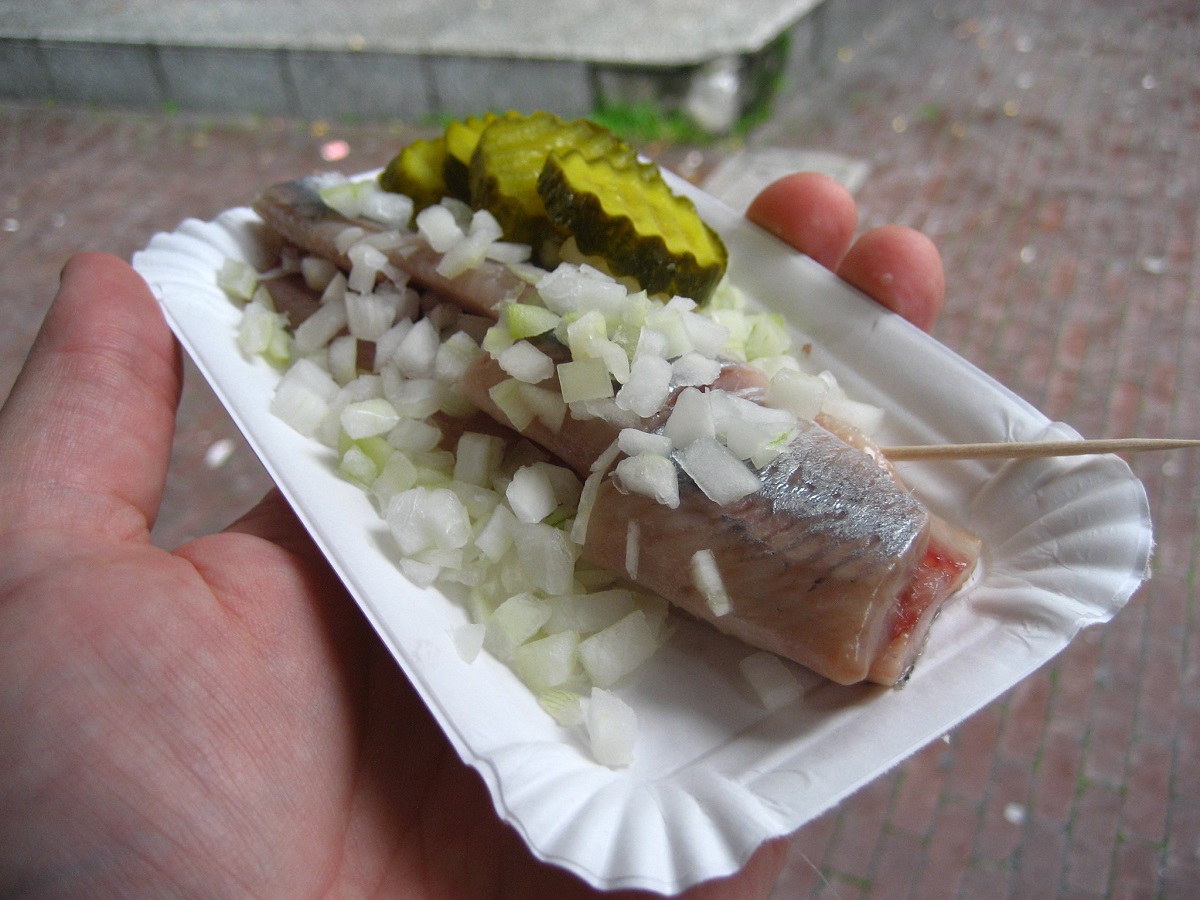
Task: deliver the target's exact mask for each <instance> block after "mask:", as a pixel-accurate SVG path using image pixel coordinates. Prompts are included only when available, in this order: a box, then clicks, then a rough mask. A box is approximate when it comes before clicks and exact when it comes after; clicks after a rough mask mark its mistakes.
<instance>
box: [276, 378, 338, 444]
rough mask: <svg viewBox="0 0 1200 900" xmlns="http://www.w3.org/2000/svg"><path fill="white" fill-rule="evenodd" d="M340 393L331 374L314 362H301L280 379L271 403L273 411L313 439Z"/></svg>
mask: <svg viewBox="0 0 1200 900" xmlns="http://www.w3.org/2000/svg"><path fill="white" fill-rule="evenodd" d="M337 393H338V386H337V383H336V382H335V381H334V380H333V378H331V377H330V375H329V373H328V372H326V371H325V370H323V369H322V368H321V367H320V366H318V365H317V364H316V363H314V362H312V361H311V360H307V359H300V360H297V361H296V363H295V364H294V365H293V366H292V367H291V368H290V369H288V371H287V372H286V373H285V374H284V376H283V378H282V379H280V381H279V386H278V387H277V388H276V389H275V396H274V397H273V398H272V400H271V412H272V413H273V414H274V415H275V416H277V417H279V418H280V419H282V420H283V421H284V422H286V423H287V424H288V425H290V426H291V427H292V428H294V429H295V430H296V431H298V432H300V433H301V434H303V435H305V436H307V437H312V436H313V435H314V434H315V433H316V430H317V427H318V426H319V425H320V424H321V422H322V420H323V419H324V418H325V415H326V413H328V412H329V406H330V404H331V403H333V400H334V398H335V397H337Z"/></svg>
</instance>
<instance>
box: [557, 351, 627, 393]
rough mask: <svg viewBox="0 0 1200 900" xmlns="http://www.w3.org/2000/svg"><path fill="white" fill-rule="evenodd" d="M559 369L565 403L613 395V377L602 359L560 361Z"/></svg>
mask: <svg viewBox="0 0 1200 900" xmlns="http://www.w3.org/2000/svg"><path fill="white" fill-rule="evenodd" d="M557 371H558V385H559V390H560V392H561V393H562V399H563V402H564V403H576V402H578V401H580V400H601V399H604V398H605V397H611V396H612V395H613V386H612V378H611V376H610V375H609V372H608V367H607V366H606V365H605V364H604V360H602V359H576V360H572V361H571V362H566V363H560V364H559V365H558V370H557Z"/></svg>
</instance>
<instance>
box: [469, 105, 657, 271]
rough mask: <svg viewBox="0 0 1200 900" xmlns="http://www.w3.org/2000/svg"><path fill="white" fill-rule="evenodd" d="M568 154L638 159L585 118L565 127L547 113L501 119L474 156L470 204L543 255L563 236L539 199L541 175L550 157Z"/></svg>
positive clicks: (514, 238) (489, 128) (482, 139)
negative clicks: (570, 150) (551, 155)
mask: <svg viewBox="0 0 1200 900" xmlns="http://www.w3.org/2000/svg"><path fill="white" fill-rule="evenodd" d="M567 149H574V150H575V151H576V152H578V153H580V154H581V155H582V156H584V157H585V158H588V159H591V158H594V157H598V156H605V157H611V158H613V159H619V160H630V161H631V160H633V159H634V158H635V154H634V151H633V149H632V148H631V147H629V145H627V144H625V143H624V142H623V141H621V140H620V139H619V138H618V137H617V136H616V135H614V134H613V133H612V132H610V131H608V130H607V129H605V128H602V127H600V126H599V125H596V124H595V123H593V122H588V121H586V120H584V119H579V120H575V121H572V122H564V121H563V120H562V119H560V118H558V116H555V115H553V114H551V113H546V112H535V113H531V114H530V115H528V116H514V117H501V118H497V120H496V121H494V122H492V123H491V124H490V125H488V126H487V127H486V128H485V129H484V130H483V132H482V133H481V134H480V136H479V141H478V143H477V144H476V146H475V150H474V153H473V154H472V156H471V166H470V184H471V202H472V205H474V206H476V207H478V208H483V209H486V210H488V211H489V212H491V213H492V215H494V216H495V217H496V219H497V221H499V223H500V226H501V227H502V228H503V229H504V234H505V237H506V238H507V239H508V240H512V241H520V242H521V243H525V244H529V245H530V246H532V247H533V248H534V252H535V253H540V252H541V250H542V248H543V247H545V246H546V244H547V242H554V241H557V240H559V239H560V238H561V235H560V234H559V233H558V229H557V228H556V227H555V226H554V224H553V223H552V222H551V220H550V218H549V216H548V215H547V214H546V208H545V206H544V204H543V203H542V198H541V197H540V195H539V194H538V175H539V174H540V173H541V171H542V167H543V166H544V165H545V162H546V157H547V156H549V155H550V154H551V153H554V152H556V151H563V150H567Z"/></svg>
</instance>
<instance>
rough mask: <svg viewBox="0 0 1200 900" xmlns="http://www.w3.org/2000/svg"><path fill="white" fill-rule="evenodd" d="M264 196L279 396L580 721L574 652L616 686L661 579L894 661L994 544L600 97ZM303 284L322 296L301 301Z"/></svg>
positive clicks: (256, 302) (252, 345) (685, 596)
mask: <svg viewBox="0 0 1200 900" xmlns="http://www.w3.org/2000/svg"><path fill="white" fill-rule="evenodd" d="M468 152H469V158H468V157H467V154H468ZM439 160H440V165H441V167H442V168H441V171H440V173H439V172H438V171H437V166H438V165H439V162H438V161H439ZM464 170H465V173H466V174H467V176H468V178H467V190H468V192H469V194H468V195H466V196H464V194H463V193H462V191H463V174H464ZM530 173H532V175H531V174H530ZM438 176H440V180H439V177H438ZM410 181H411V182H412V183H413V184H414V187H413V188H412V192H413V193H417V194H421V196H420V197H416V198H414V197H408V196H405V195H402V194H399V193H395V192H393V191H390V190H381V189H380V187H383V188H395V187H398V186H401V185H404V184H407V183H409V182H410ZM452 184H453V185H454V187H452V186H451V185H452ZM443 191H444V196H442V197H440V198H439V199H435V200H431V199H430V197H432V196H434V195H436V194H437V193H439V192H443ZM423 192H424V193H423ZM468 200H469V201H470V203H468V202H467V201H468ZM255 209H256V210H257V211H258V212H259V213H260V215H261V216H262V217H263V218H264V220H265V221H266V222H267V224H268V225H269V226H270V227H271V228H272V229H273V230H274V231H276V232H277V233H278V234H279V235H280V236H281V237H282V238H283V240H284V242H285V243H286V244H287V245H288V246H289V247H291V248H298V251H297V252H295V253H293V257H294V258H295V259H299V258H300V257H303V261H302V262H295V264H294V265H293V266H290V267H285V270H286V271H288V272H291V271H292V270H293V269H294V270H298V271H299V274H295V273H293V274H289V275H285V276H284V277H280V278H276V279H274V280H271V281H268V282H267V285H268V288H267V289H266V291H267V292H266V293H264V289H263V288H261V287H260V288H258V289H256V290H248V289H247V290H243V291H242V293H244V294H245V295H248V296H250V297H252V298H256V299H253V300H252V302H251V303H249V304H248V306H247V312H246V316H245V318H244V320H243V332H244V335H243V346H244V347H245V348H246V349H247V350H249V351H253V352H259V353H263V354H264V355H265V356H267V358H269V359H273V360H277V361H278V360H282V359H284V358H288V359H290V360H291V361H292V362H291V366H290V368H289V369H288V372H287V373H286V374H285V375H284V378H283V380H282V382H281V385H280V389H279V393H278V394H277V397H276V401H275V402H276V407H277V409H278V410H279V411H280V412H281V414H282V415H283V416H284V417H285V418H287V419H288V421H290V422H291V423H292V424H293V425H295V426H296V427H298V428H299V429H300V430H302V431H305V432H306V433H309V434H312V435H314V436H317V437H318V438H320V439H322V440H324V441H325V442H326V443H327V444H329V445H330V446H331V447H333V448H335V449H336V450H337V451H338V453H339V457H340V460H341V467H342V470H343V472H344V473H346V474H347V475H348V476H349V477H352V478H355V479H356V480H359V481H361V482H362V483H363V484H364V485H366V486H368V487H369V489H370V490H371V492H372V495H373V496H374V497H375V498H376V500H377V501H378V502H379V505H380V509H381V512H382V514H383V515H384V516H385V518H386V519H387V520H388V523H389V525H390V526H391V529H392V533H393V536H394V537H395V538H396V541H397V545H398V546H399V548H400V551H401V554H402V557H403V559H402V562H401V568H402V569H403V570H404V571H405V572H406V573H407V574H408V575H409V576H410V577H412V578H414V579H415V580H417V581H418V582H419V583H424V584H429V583H432V582H433V581H435V580H438V581H440V582H450V583H455V584H458V585H460V586H465V588H466V589H467V590H466V592H467V603H468V607H469V608H470V609H471V611H472V613H473V615H474V617H475V619H476V622H477V624H476V626H475V629H476V630H475V631H473V632H470V633H464V635H462V639H463V642H464V643H463V644H461V646H474V645H475V644H478V643H482V644H483V645H484V646H487V647H488V648H489V649H491V650H492V652H494V653H496V654H497V655H498V656H500V657H501V658H502V659H504V660H505V661H506V662H509V663H510V665H512V666H513V668H514V670H515V671H517V672H518V674H520V675H521V677H522V678H523V679H524V680H525V681H526V683H527V684H529V685H530V686H531V687H532V688H533V689H534V690H535V691H536V692H537V693H538V694H539V695H540V696H542V698H543V701H544V705H545V706H546V707H547V709H548V710H550V711H552V713H554V714H555V715H556V717H560V720H561V721H579V720H581V719H582V718H583V713H582V711H581V707H580V706H579V704H578V702H572V700H571V698H572V697H576V698H577V697H578V692H579V690H580V689H581V688H580V685H581V681H580V674H581V672H582V673H584V674H586V676H587V677H586V680H585V681H586V683H587V684H590V685H592V686H594V687H596V688H600V689H605V688H608V687H609V686H611V685H612V684H613V683H614V682H615V681H617V680H619V678H620V677H622V676H623V675H624V674H625V673H627V672H628V671H629V670H630V669H631V668H633V667H634V666H636V665H637V664H639V663H640V662H641V661H643V660H644V659H645V658H647V657H648V656H649V655H650V654H651V653H652V652H653V650H654V648H655V646H656V645H657V644H658V643H659V642H660V641H661V640H662V639H663V637H664V635H665V634H667V633H669V626H668V625H667V624H665V622H666V618H665V614H666V609H665V606H663V605H662V604H661V601H658V600H657V597H659V596H661V597H664V598H666V599H667V600H669V601H671V602H672V603H673V604H674V605H676V606H678V607H679V608H682V609H684V610H686V611H687V612H688V613H690V614H691V615H693V616H695V617H697V618H699V619H703V620H706V621H708V622H710V623H711V624H713V625H714V626H715V627H717V628H718V629H720V630H721V631H724V632H726V633H729V634H732V635H735V636H737V637H739V638H741V639H742V640H744V641H746V642H747V643H748V644H751V645H753V646H755V647H758V648H762V649H765V650H769V651H771V652H773V653H776V654H779V655H780V656H783V657H785V658H787V659H790V660H794V661H796V662H799V663H801V664H803V665H805V666H808V667H810V668H812V669H813V670H815V671H817V672H819V673H821V674H823V675H825V676H826V677H828V678H831V679H833V680H835V681H838V682H841V683H844V684H852V683H856V682H859V681H864V680H866V681H874V682H878V683H881V684H895V683H898V682H900V681H902V680H903V679H904V678H905V677H906V676H907V674H908V672H909V671H910V670H911V667H912V665H913V662H914V661H915V659H916V656H917V654H918V653H919V652H920V649H921V647H922V645H923V643H924V641H925V637H926V634H927V632H928V629H929V626H930V623H931V622H932V619H933V617H934V616H936V614H937V611H938V610H939V608H940V607H941V605H942V604H943V603H944V602H945V601H946V600H947V599H948V598H949V597H950V596H951V595H952V594H953V592H954V591H955V590H957V588H958V587H959V586H961V584H962V583H963V582H964V580H965V579H966V578H967V576H968V575H969V574H970V572H971V570H972V569H973V567H974V565H975V562H976V559H977V556H978V542H977V541H976V540H975V539H974V538H972V537H971V536H969V535H967V534H965V533H963V532H961V531H960V530H959V529H957V528H955V527H953V526H951V525H949V524H948V523H946V522H944V521H942V520H941V519H939V518H938V517H937V516H935V515H933V514H932V513H931V512H930V511H929V510H928V509H926V508H925V507H924V506H923V505H922V504H921V503H920V502H919V501H917V500H916V499H915V498H914V497H913V496H912V495H911V493H910V492H909V491H908V490H907V488H906V487H905V486H904V485H903V484H901V483H900V481H899V480H898V478H897V477H896V474H895V472H894V471H893V470H892V468H891V466H890V465H889V464H888V462H887V460H886V459H883V458H882V456H881V454H880V453H879V452H878V450H877V449H876V448H875V446H874V445H873V444H872V443H871V441H870V439H869V438H868V437H867V436H866V433H865V432H866V431H869V430H870V429H871V427H873V425H874V424H876V423H877V421H878V417H879V415H880V411H878V410H875V409H873V408H870V407H868V406H866V405H864V404H861V403H857V402H855V401H853V400H851V399H849V398H847V397H845V395H844V394H843V393H842V392H841V390H840V388H839V387H838V386H837V384H836V379H834V378H833V377H832V376H831V375H830V374H829V373H808V372H804V371H802V367H801V365H800V363H799V361H798V360H797V359H796V358H795V357H793V356H791V355H790V353H789V349H788V346H787V343H788V338H787V334H786V331H785V330H784V328H783V326H782V323H781V322H780V321H779V320H778V319H777V318H776V317H774V316H772V315H770V314H768V313H763V312H756V311H753V310H750V309H749V308H748V307H747V305H746V303H745V300H744V299H743V298H742V297H741V296H740V294H739V293H738V292H737V290H736V287H735V286H733V285H730V284H728V282H727V281H724V280H722V275H723V273H724V269H725V248H724V246H723V244H721V242H720V238H719V237H717V236H716V235H715V233H713V232H712V231H711V230H710V229H708V226H706V225H705V224H704V223H703V222H701V221H700V219H699V216H698V215H697V214H696V211H695V208H694V207H693V206H692V205H691V204H690V202H687V201H684V200H682V199H681V198H679V197H676V196H675V195H674V194H672V193H671V192H670V191H669V189H668V187H667V185H666V183H665V181H663V179H662V177H661V175H660V174H659V173H658V171H657V169H655V168H654V167H653V166H650V165H648V164H646V163H644V162H641V161H639V160H637V158H636V156H635V155H634V154H633V152H632V151H631V150H629V149H628V147H627V146H626V145H624V144H622V143H621V142H620V141H618V140H617V139H616V138H614V137H612V136H611V135H610V134H608V133H607V132H605V131H603V130H602V129H599V128H597V127H596V126H594V125H592V124H591V123H578V122H577V123H563V122H560V121H559V120H558V119H556V118H555V117H552V116H549V115H547V114H544V113H539V114H534V115H532V116H520V115H517V114H513V113H510V114H507V115H504V116H491V117H484V118H481V119H470V120H466V121H465V122H463V123H456V124H455V125H452V126H451V127H450V128H448V129H447V131H446V134H445V135H444V136H443V137H441V138H438V139H436V141H434V142H431V144H430V146H427V147H422V148H419V149H418V150H412V149H411V148H409V149H407V150H406V151H402V152H401V154H399V155H398V156H397V158H396V160H394V161H393V163H392V164H391V165H389V167H388V169H386V170H385V172H384V173H383V175H382V176H381V178H380V179H379V181H378V183H376V182H375V180H373V179H367V180H364V181H360V182H353V181H344V180H338V179H319V178H318V179H308V180H305V181H300V182H292V183H288V184H284V185H279V186H276V187H274V188H272V189H270V190H268V191H267V192H265V193H264V194H263V195H262V197H261V198H260V200H259V201H258V202H257V203H256V205H255ZM410 219H412V220H413V223H414V226H415V227H413V226H410ZM681 234H682V235H685V239H684V240H683V241H682V242H681V241H680V240H679V235H681ZM513 238H519V239H523V240H513ZM530 241H531V242H532V243H533V244H534V245H536V246H532V247H531V246H530V245H529V243H528V242H530ZM663 272H667V273H670V274H668V275H663V274H662V273H663ZM301 281H303V284H301ZM305 285H307V287H305ZM684 285H687V286H689V287H687V288H684V287H683V286H684ZM314 290H316V291H319V292H320V297H319V299H317V296H316V294H315V293H313V291H314ZM684 290H687V291H688V292H690V293H691V294H693V295H694V296H692V297H689V296H686V295H685V294H684ZM285 296H291V297H292V298H293V299H296V298H298V300H299V302H298V306H299V307H303V306H306V305H307V307H308V309H306V310H304V311H303V312H299V311H296V312H293V314H292V318H291V319H290V320H289V321H286V322H285V320H284V313H283V312H281V311H280V310H281V308H282V307H284V306H286V305H289V304H288V303H285V300H284V298H285ZM292 306H293V309H294V310H295V309H296V308H297V304H292ZM255 307H259V308H260V310H261V311H258V312H253V310H254V309H255ZM247 323H251V324H247ZM247 335H248V336H247ZM451 451H453V452H451ZM612 699H616V698H615V697H614V698H612ZM605 702H607V698H606V700H605ZM601 718H602V719H603V720H604V721H613V720H614V718H613V717H601ZM615 720H623V717H620V716H618V717H615ZM597 727H599V726H597ZM593 739H594V742H595V741H599V743H600V745H603V746H610V743H606V742H611V740H612V737H611V735H610V736H608V737H604V736H593ZM618 743H620V741H619V740H618Z"/></svg>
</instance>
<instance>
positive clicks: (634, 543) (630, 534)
mask: <svg viewBox="0 0 1200 900" xmlns="http://www.w3.org/2000/svg"><path fill="white" fill-rule="evenodd" d="M641 558H642V526H640V525H639V524H638V523H637V521H636V520H634V519H630V520H629V525H628V526H627V527H626V529H625V574H626V575H628V576H629V577H630V578H631V579H633V580H634V581H637V576H638V565H639V563H640V562H641Z"/></svg>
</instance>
